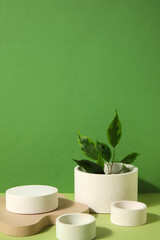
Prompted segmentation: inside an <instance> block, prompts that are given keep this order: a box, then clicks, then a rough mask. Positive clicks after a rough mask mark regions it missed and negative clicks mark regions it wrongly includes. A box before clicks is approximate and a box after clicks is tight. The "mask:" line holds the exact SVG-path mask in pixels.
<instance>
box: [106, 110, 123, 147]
mask: <svg viewBox="0 0 160 240" xmlns="http://www.w3.org/2000/svg"><path fill="white" fill-rule="evenodd" d="M121 135H122V127H121V122H120V119H119V117H118V112H117V109H116V114H115V117H114V119H113V120H112V122H111V123H110V125H109V127H108V130H107V138H108V141H109V143H110V144H111V145H112V147H115V146H116V145H117V144H118V143H119V141H120V139H121Z"/></svg>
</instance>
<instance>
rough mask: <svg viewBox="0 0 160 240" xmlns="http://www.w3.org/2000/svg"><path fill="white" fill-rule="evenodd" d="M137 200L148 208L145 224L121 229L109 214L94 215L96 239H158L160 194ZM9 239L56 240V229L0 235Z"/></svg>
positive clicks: (146, 195)
mask: <svg viewBox="0 0 160 240" xmlns="http://www.w3.org/2000/svg"><path fill="white" fill-rule="evenodd" d="M1 195H2V194H1ZM64 195H65V196H66V197H68V198H69V199H72V200H73V199H74V195H73V194H71V193H66V194H64ZM138 200H139V201H141V202H144V203H146V204H147V206H148V209H147V218H148V219H147V224H145V225H143V226H139V227H121V226H116V225H114V224H112V223H111V222H110V214H94V216H95V217H96V226H97V237H96V239H101V240H103V239H110V240H112V239H114V240H124V239H129V240H139V239H144V240H147V239H148V240H151V239H160V193H147V194H146V193H145V194H140V195H139V199H138ZM11 239H13V240H14V239H19V240H20V239H25V240H28V239H29V240H32V239H33V240H56V228H55V226H50V227H46V228H45V229H44V230H42V231H41V232H40V233H38V234H36V235H33V236H30V237H11V236H7V235H4V234H2V233H0V240H11ZM68 240H70V239H68ZM75 240H76V239H75Z"/></svg>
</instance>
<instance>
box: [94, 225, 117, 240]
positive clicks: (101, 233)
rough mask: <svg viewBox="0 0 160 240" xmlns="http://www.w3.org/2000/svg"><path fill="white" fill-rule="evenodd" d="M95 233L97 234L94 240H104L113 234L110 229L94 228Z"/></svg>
mask: <svg viewBox="0 0 160 240" xmlns="http://www.w3.org/2000/svg"><path fill="white" fill-rule="evenodd" d="M96 232H97V237H96V239H104V238H105V237H106V238H107V237H109V236H111V235H112V234H113V232H112V231H111V230H110V229H108V228H104V227H96Z"/></svg>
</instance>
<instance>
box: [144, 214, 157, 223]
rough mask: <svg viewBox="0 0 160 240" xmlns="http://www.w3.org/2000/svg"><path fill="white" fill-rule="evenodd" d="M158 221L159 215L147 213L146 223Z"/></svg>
mask: <svg viewBox="0 0 160 240" xmlns="http://www.w3.org/2000/svg"><path fill="white" fill-rule="evenodd" d="M155 222H160V216H159V215H157V214H153V213H147V224H151V223H155Z"/></svg>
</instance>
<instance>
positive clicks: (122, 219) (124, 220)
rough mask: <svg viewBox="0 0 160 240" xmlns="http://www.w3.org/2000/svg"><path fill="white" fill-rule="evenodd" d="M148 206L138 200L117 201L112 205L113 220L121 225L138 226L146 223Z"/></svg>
mask: <svg viewBox="0 0 160 240" xmlns="http://www.w3.org/2000/svg"><path fill="white" fill-rule="evenodd" d="M146 210H147V206H146V204H144V203H141V202H136V201H117V202H114V203H112V205H111V222H112V223H114V224H116V225H120V226H138V225H143V224H145V223H146V220H147V213H146Z"/></svg>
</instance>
